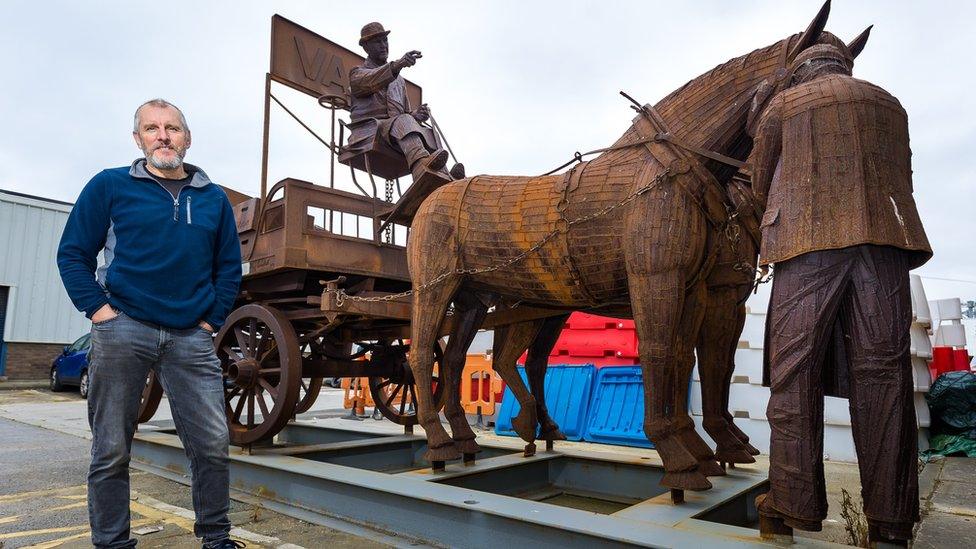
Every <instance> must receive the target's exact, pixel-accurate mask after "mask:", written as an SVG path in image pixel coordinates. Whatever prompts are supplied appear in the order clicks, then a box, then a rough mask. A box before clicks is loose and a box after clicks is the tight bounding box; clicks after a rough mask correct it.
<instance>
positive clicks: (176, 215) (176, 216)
mask: <svg viewBox="0 0 976 549" xmlns="http://www.w3.org/2000/svg"><path fill="white" fill-rule="evenodd" d="M179 220H180V199H178V198H176V199H173V221H179Z"/></svg>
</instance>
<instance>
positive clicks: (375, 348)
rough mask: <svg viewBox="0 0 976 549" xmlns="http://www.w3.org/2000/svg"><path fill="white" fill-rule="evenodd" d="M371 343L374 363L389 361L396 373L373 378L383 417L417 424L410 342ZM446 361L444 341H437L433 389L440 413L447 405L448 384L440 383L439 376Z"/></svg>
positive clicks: (373, 391)
mask: <svg viewBox="0 0 976 549" xmlns="http://www.w3.org/2000/svg"><path fill="white" fill-rule="evenodd" d="M370 346H371V347H372V352H371V356H370V363H373V364H380V363H383V364H384V365H385V364H388V362H387V361H389V362H391V363H392V365H393V368H394V371H395V372H396V375H395V376H394V377H370V378H369V392H370V393H371V394H372V396H373V402H375V403H376V408H377V409H378V410H379V411H380V413H382V414H383V417H385V418H386V419H389V420H390V421H392V422H394V423H398V424H400V425H416V424H417V423H418V422H419V419H418V416H417V409H418V403H417V387H416V384H415V383H414V378H413V372H412V371H411V370H410V365H409V363H408V361H407V360H408V358H409V356H410V344H405V343H404V342H403V340H396V341H392V342H379V343H376V344H370ZM443 364H444V351H443V350H442V349H441V346H440V343H437V342H435V343H434V373H433V377H432V380H431V388H432V389H433V391H434V407H435V410H437V411H438V412H439V411H440V410H441V408H443V407H444V384H443V383H440V378H439V372H440V370H441V369H442V367H443Z"/></svg>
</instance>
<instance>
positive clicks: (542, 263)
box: [407, 6, 827, 490]
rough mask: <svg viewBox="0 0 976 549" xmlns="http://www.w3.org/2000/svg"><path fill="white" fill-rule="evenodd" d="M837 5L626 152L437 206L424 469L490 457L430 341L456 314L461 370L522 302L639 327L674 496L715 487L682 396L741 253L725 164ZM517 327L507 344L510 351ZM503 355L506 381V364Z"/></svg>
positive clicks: (651, 127) (416, 329) (653, 430)
mask: <svg viewBox="0 0 976 549" xmlns="http://www.w3.org/2000/svg"><path fill="white" fill-rule="evenodd" d="M826 7H827V6H825V9H824V10H821V13H820V14H818V17H817V18H816V19H815V20H814V22H813V23H812V24H811V25H810V27H809V28H808V29H807V30H806V31H805V32H804V33H802V34H798V35H794V36H791V37H789V38H787V39H784V40H781V41H779V42H777V43H775V44H773V45H771V46H768V47H766V48H762V49H759V50H756V51H754V52H752V53H749V54H748V55H745V56H742V57H738V58H735V59H733V60H731V61H729V62H727V63H725V64H723V65H720V66H718V67H716V68H715V69H713V70H711V71H709V72H708V73H706V74H703V75H701V76H699V77H698V78H696V79H694V80H692V81H691V82H689V83H687V84H685V85H684V86H682V87H681V88H680V89H678V90H677V91H675V92H673V93H671V94H670V95H668V96H667V97H665V98H664V99H663V100H661V101H660V102H659V103H658V104H657V105H655V106H654V107H650V106H644V107H643V108H641V109H640V113H639V115H638V116H637V118H636V119H635V120H634V123H633V124H632V125H631V126H630V128H629V129H628V130H627V131H626V132H625V133H624V135H623V136H622V137H621V138H620V139H619V140H618V141H617V142H616V143H615V144H614V146H613V147H611V148H610V149H609V150H607V151H606V152H604V153H603V154H601V155H600V156H598V157H596V158H595V159H594V160H592V161H590V162H588V163H585V164H580V165H578V166H576V168H575V169H574V170H572V171H571V172H569V173H567V174H562V175H555V176H544V177H514V176H479V177H474V178H470V179H464V180H460V181H456V182H453V183H450V184H448V185H445V186H444V187H441V188H440V189H438V190H437V191H435V192H434V193H432V194H431V195H430V197H429V198H428V199H427V200H426V201H425V202H424V203H423V205H422V206H421V208H420V210H419V211H418V213H417V215H416V217H415V219H414V222H413V228H412V234H411V238H410V241H409V243H408V247H407V248H408V249H407V253H408V261H409V265H410V272H411V278H412V281H413V286H414V289H415V293H414V295H413V312H412V315H413V316H412V320H411V331H412V334H411V335H412V338H411V339H412V348H413V350H412V352H411V354H410V367H411V369H412V371H413V374H414V378H415V380H416V383H417V390H418V395H417V396H418V404H419V410H418V414H419V419H420V423H421V425H422V426H423V428H424V429H425V431H426V433H427V440H428V448H429V449H428V453H427V459H429V460H431V461H445V460H451V459H457V458H458V457H460V455H459V454H461V453H464V454H471V453H473V452H474V451H477V444H476V443H475V442H474V435H473V433H471V435H470V437H468V434H467V433H470V432H471V431H470V428H468V427H467V424H466V422H463V421H458V418H457V417H452V416H455V414H453V413H451V410H449V411H448V412H449V414H448V418H449V420H450V423H451V428H452V430H453V431H455V437H454V439H452V438H451V436H450V435H448V434H447V432H446V431H445V429H444V428H443V426H442V425H441V424H440V422H439V420H438V417H437V414H436V411H435V408H434V406H433V403H432V390H431V374H432V368H433V358H434V357H433V344H434V342H435V340H436V338H437V335H438V332H439V329H440V324H441V322H442V319H443V318H444V317H445V314H446V312H447V310H448V308H449V307H450V306H451V304H452V303H453V304H454V308H455V315H454V317H455V320H454V329H453V332H452V337H451V339H450V342H449V344H448V349H447V351H446V357H445V358H446V359H447V363H448V364H451V363H453V362H455V361H456V360H457V358H458V355H459V354H463V353H464V350H465V349H466V348H467V346H468V344H469V343H470V341H471V338H473V336H474V332H475V331H476V330H477V328H478V326H480V324H481V321H482V320H483V319H484V315H485V311H486V309H487V307H488V306H489V305H494V306H497V307H505V306H510V305H512V304H516V303H521V302H524V303H527V304H533V305H537V306H544V307H552V308H556V309H565V310H591V311H595V312H601V313H603V314H611V315H615V316H633V318H634V320H635V323H636V326H637V331H638V337H639V339H640V342H641V345H640V360H641V365H642V368H643V372H644V388H645V421H644V431H645V433H646V434H647V436H648V438H649V439H650V440H651V441H653V442H654V443H655V445H656V447H657V449H658V451H659V453H660V456H661V459H662V461H663V464H664V469H665V475H664V477H663V478H662V480H661V484H662V485H663V486H665V487H669V488H673V489H691V490H704V489H708V488H710V487H711V483H710V482H709V481H708V479H707V478H706V475H708V474H718V473H716V472H715V471H714V469H716V468H718V466H717V464H716V463H715V461H714V454H713V453H712V451H711V449H710V448H709V447H708V445H707V444H706V443H705V442H704V441H703V440H702V439H701V437H700V436H699V435H698V434H697V433H696V432H695V429H694V423H693V421H692V419H691V417H690V416H688V413H687V403H686V396H685V395H686V387H687V383H688V379H689V376H690V373H691V369H692V366H693V364H694V355H693V350H694V347H695V346H696V344H697V343H698V341H699V336H700V335H701V328H702V323H703V319H704V316H705V312H706V306H707V302H708V279H709V275H710V273H711V272H712V270H713V267H714V264H715V261H716V254H715V251H716V249H717V248H718V247H719V246H722V245H728V244H727V242H726V239H727V237H726V234H725V230H724V229H725V228H726V225H727V223H728V220H729V210H730V209H731V204H730V203H729V200H728V193H727V190H726V185H727V184H728V182H729V181H730V180H731V178H732V176H733V175H734V173H735V171H736V170H735V168H734V167H731V166H729V165H728V164H727V163H725V162H722V161H716V160H714V158H717V157H719V155H726V156H728V157H732V158H734V159H738V160H743V159H745V158H746V156H747V155H748V153H749V151H750V148H751V145H752V141H751V138H749V136H748V135H747V133H746V120H747V117H748V113H749V110H750V107H751V103H752V101H753V98H754V96H755V95H756V90H757V89H758V88H759V85H760V83H762V82H764V81H765V82H775V81H776V76H777V73H779V74H781V75H782V74H783V73H784V72H785V71H778V69H781V68H783V67H785V66H787V64H788V63H789V62H790V60H791V59H793V58H794V57H795V56H796V55H797V54H798V53H799V52H800V51H802V50H803V49H805V48H807V47H809V46H811V45H812V44H814V43H815V42H816V41H817V39H818V38H819V37H820V35H821V32H822V29H823V24H824V22H825V20H826V13H825V12H826ZM715 153H719V154H715ZM703 155H704V156H703ZM512 330H513V329H512V328H510V329H508V330H500V331H498V332H496V338H499V339H500V340H502V341H505V340H506V339H509V334H508V333H506V332H510V331H512ZM516 331H517V330H516ZM531 340H532V337H528V338H527V340H526V341H525V342H524V345H525V346H528V344H529V343H531ZM522 343H523V342H516V341H511V342H510V345H511V346H514V347H519V346H521V344H522ZM516 344H518V345H516ZM503 348H504V346H503ZM523 348H524V347H523ZM515 356H517V355H515ZM500 358H504V362H505V363H506V364H505V365H500V366H501V367H502V368H503V369H507V368H508V366H507V363H508V362H509V356H508V354H506V356H504V357H499V356H496V357H495V360H496V361H498V360H499V359H500ZM511 358H512V359H514V356H513V357H511ZM512 362H513V363H514V361H513V360H512ZM503 371H504V370H503ZM452 377H454V376H452ZM508 377H509V378H511V377H512V376H511V375H510V373H509V375H508ZM514 379H515V380H517V379H518V376H514ZM509 381H510V383H512V382H513V381H514V380H509ZM455 385H456V383H455V382H454V380H452V382H451V383H449V386H448V397H447V398H448V402H452V401H453V400H454V399H455V397H456V391H457V389H456V388H455V387H454V386H455ZM512 385H513V386H514V385H522V384H521V382H519V383H517V384H516V383H512ZM522 388H523V389H524V385H522ZM513 389H514V387H513ZM523 396H524V395H523ZM461 423H464V425H463V426H462V425H461ZM533 427H534V425H533ZM458 433H461V435H460V436H459V435H458ZM718 469H720V468H718Z"/></svg>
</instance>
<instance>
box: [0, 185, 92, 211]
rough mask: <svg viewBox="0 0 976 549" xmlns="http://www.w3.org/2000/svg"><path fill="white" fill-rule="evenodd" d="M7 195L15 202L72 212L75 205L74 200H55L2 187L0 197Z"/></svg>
mask: <svg viewBox="0 0 976 549" xmlns="http://www.w3.org/2000/svg"><path fill="white" fill-rule="evenodd" d="M3 195H7V196H9V197H10V198H11V200H10V202H15V203H18V204H26V205H28V206H37V207H42V208H43V207H48V208H50V209H52V210H57V211H62V212H70V211H71V208H72V207H73V206H74V203H72V202H64V201H62V200H54V199H53V198H44V197H43V196H35V195H32V194H26V193H18V192H15V191H8V190H5V189H0V197H3Z"/></svg>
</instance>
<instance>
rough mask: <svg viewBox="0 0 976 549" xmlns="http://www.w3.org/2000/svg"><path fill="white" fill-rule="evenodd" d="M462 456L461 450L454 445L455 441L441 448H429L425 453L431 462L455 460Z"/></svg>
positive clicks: (425, 457) (425, 456)
mask: <svg viewBox="0 0 976 549" xmlns="http://www.w3.org/2000/svg"><path fill="white" fill-rule="evenodd" d="M460 458H461V452H459V451H458V449H457V447H456V446H454V443H453V441H452V442H451V444H448V445H446V446H441V447H440V448H428V449H427V453H425V454H424V459H426V460H427V461H429V462H431V463H433V462H435V461H453V460H455V459H460Z"/></svg>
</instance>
